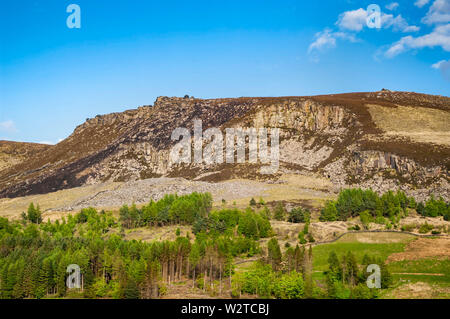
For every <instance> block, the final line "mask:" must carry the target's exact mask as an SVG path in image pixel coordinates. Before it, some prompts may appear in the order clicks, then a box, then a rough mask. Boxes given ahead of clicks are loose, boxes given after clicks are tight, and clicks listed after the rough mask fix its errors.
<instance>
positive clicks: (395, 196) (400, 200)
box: [320, 188, 450, 226]
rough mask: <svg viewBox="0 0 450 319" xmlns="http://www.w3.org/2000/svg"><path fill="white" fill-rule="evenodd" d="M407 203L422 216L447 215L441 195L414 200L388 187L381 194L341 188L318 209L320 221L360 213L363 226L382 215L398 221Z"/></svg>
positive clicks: (346, 217)
mask: <svg viewBox="0 0 450 319" xmlns="http://www.w3.org/2000/svg"><path fill="white" fill-rule="evenodd" d="M408 207H409V208H415V209H416V210H417V212H418V213H419V214H421V215H423V216H430V217H437V216H444V219H446V220H449V219H450V209H449V203H446V202H445V201H444V200H443V198H439V200H436V199H435V198H434V197H433V196H431V198H430V199H429V200H428V201H427V202H426V203H425V205H424V204H423V203H418V204H417V203H416V200H415V199H414V198H413V197H409V198H408V197H406V194H405V193H404V192H403V191H397V192H396V193H394V192H393V191H388V192H386V193H384V194H383V195H382V196H381V197H380V196H378V195H377V193H375V192H374V191H372V190H370V189H369V190H362V189H360V188H355V189H344V190H342V191H341V192H340V193H339V196H338V199H337V200H335V201H327V202H326V203H325V207H324V208H322V210H321V215H320V220H321V221H335V220H343V221H346V220H347V219H349V218H352V217H356V216H362V217H361V218H362V219H361V221H362V222H363V224H364V226H367V225H368V223H369V222H372V221H373V220H374V221H375V222H376V223H379V224H383V223H384V222H383V218H384V217H387V218H390V219H391V220H392V224H394V225H396V224H398V219H399V218H401V217H405V216H407V215H408Z"/></svg>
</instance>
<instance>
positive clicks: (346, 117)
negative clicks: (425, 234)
mask: <svg viewBox="0 0 450 319" xmlns="http://www.w3.org/2000/svg"><path fill="white" fill-rule="evenodd" d="M196 118H198V119H202V121H203V129H207V128H209V127H219V128H221V129H223V130H224V129H225V128H228V127H278V128H280V129H281V135H280V156H281V158H280V159H281V162H280V173H283V172H289V173H295V172H311V173H318V174H321V175H323V176H325V177H326V178H328V179H330V180H331V181H332V182H333V183H334V184H335V185H338V186H339V185H342V186H344V185H354V186H363V187H373V188H374V189H375V190H379V191H384V190H386V189H389V188H395V187H396V186H401V187H402V188H404V189H415V190H417V189H419V190H423V192H424V194H425V193H426V194H428V193H430V192H433V193H435V194H439V195H442V196H444V197H445V198H446V199H447V200H448V199H449V196H450V186H449V181H450V176H449V168H450V132H449V126H448V123H450V98H449V97H444V96H432V95H425V94H418V93H411V92H391V91H388V90H382V91H379V92H368V93H347V94H333V95H321V96H306V97H276V98H272V97H266V98H258V97H255V98H251V97H246V98H224V99H196V98H192V97H185V98H175V97H174V98H169V97H159V98H158V99H157V100H156V101H155V103H154V105H153V106H142V107H139V108H138V109H134V110H128V111H125V112H122V113H112V114H107V115H101V116H96V117H95V118H93V119H88V120H87V121H86V122H85V123H83V124H82V125H80V126H78V127H77V128H76V129H75V130H74V132H73V134H72V135H71V136H70V137H68V138H67V139H65V140H64V141H62V142H60V143H58V144H57V145H54V146H47V145H36V144H24V143H16V144H14V143H12V142H0V154H1V156H2V157H0V165H2V166H0V198H1V197H17V196H24V195H30V194H43V193H48V192H52V191H56V190H60V189H66V188H72V187H76V186H81V185H85V184H96V183H101V182H105V181H130V180H138V179H145V178H150V177H159V176H168V177H185V178H188V179H197V180H207V181H220V180H227V179H231V178H236V177H240V178H248V179H267V178H271V179H274V178H276V174H275V175H274V176H266V175H260V173H259V165H257V164H220V165H214V166H206V165H204V164H190V165H184V166H180V165H175V164H173V163H171V162H170V160H169V152H170V148H171V147H172V146H173V145H174V142H173V141H171V139H170V136H171V133H172V131H173V130H174V129H175V128H177V127H186V128H189V129H191V130H192V127H193V120H194V119H196ZM24 159H26V160H24ZM426 194H425V195H426Z"/></svg>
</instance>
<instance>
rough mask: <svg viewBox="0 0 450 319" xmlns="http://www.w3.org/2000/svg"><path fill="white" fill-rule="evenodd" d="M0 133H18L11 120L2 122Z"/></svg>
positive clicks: (0, 123)
mask: <svg viewBox="0 0 450 319" xmlns="http://www.w3.org/2000/svg"><path fill="white" fill-rule="evenodd" d="M0 132H5V133H16V132H17V128H16V125H15V124H14V122H13V121H11V120H9V121H4V122H0Z"/></svg>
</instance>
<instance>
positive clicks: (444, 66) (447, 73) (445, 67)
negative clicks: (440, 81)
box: [431, 60, 450, 81]
mask: <svg viewBox="0 0 450 319" xmlns="http://www.w3.org/2000/svg"><path fill="white" fill-rule="evenodd" d="M431 67H432V68H433V69H436V70H440V71H441V73H442V77H443V78H444V79H446V80H447V81H450V60H442V61H439V62H437V63H435V64H433V65H432V66H431Z"/></svg>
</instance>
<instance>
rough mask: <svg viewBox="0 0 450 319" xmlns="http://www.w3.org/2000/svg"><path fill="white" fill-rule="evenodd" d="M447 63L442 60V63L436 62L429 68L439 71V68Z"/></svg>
mask: <svg viewBox="0 0 450 319" xmlns="http://www.w3.org/2000/svg"><path fill="white" fill-rule="evenodd" d="M447 62H448V61H447V60H442V61H439V62H436V63H435V64H433V65H432V66H431V67H432V68H433V69H437V70H440V68H441V66H442V65H443V64H444V63H447Z"/></svg>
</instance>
